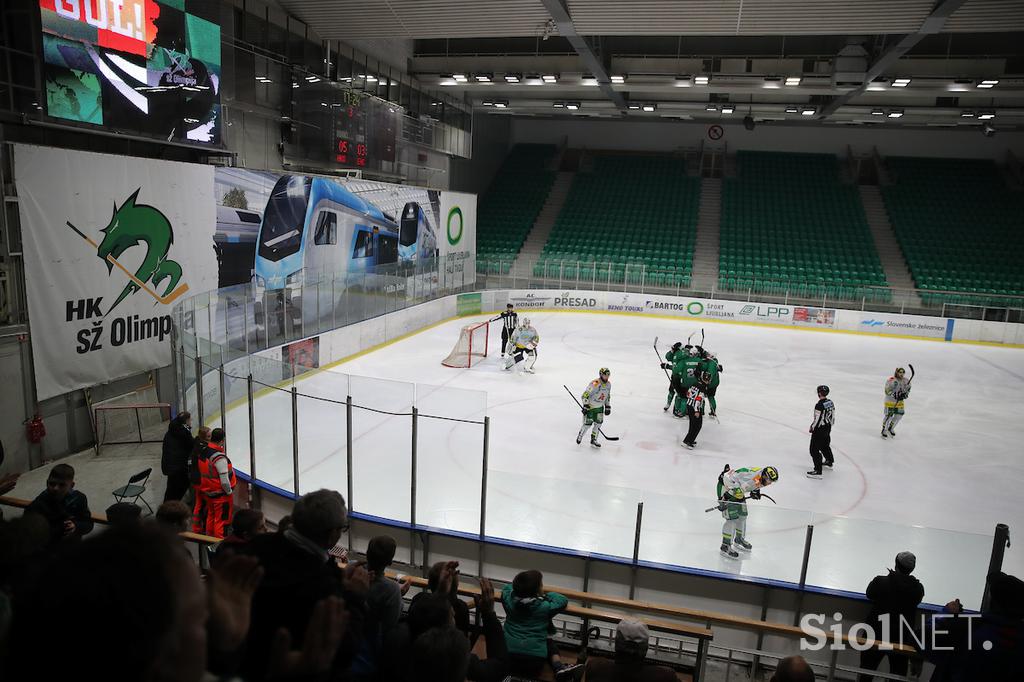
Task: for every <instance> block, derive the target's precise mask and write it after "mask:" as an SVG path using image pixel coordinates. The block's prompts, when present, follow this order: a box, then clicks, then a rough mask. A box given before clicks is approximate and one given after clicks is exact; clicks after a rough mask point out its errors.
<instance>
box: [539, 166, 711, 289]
mask: <svg viewBox="0 0 1024 682" xmlns="http://www.w3.org/2000/svg"><path fill="white" fill-rule="evenodd" d="M699 208H700V179H699V178H692V177H688V176H687V175H686V163H685V160H684V159H682V158H676V157H670V156H653V155H639V154H598V155H596V156H594V157H593V169H592V170H591V171H590V172H585V171H580V172H579V173H577V174H576V178H575V180H574V181H573V185H572V189H571V190H570V191H569V197H568V199H567V200H566V203H565V206H564V207H563V208H562V212H561V213H560V214H559V216H558V219H557V221H556V222H555V227H554V229H553V230H552V232H551V237H550V238H549V239H548V242H547V243H546V244H545V245H544V249H543V251H542V253H541V257H540V259H539V260H538V261H537V264H536V265H535V266H534V268H533V273H532V274H533V275H534V276H535V277H547V278H564V279H576V278H578V279H580V280H582V281H586V280H593V281H594V282H595V285H596V286H598V287H600V284H601V283H623V282H625V283H628V284H640V283H641V281H644V282H645V283H646V284H647V285H649V286H671V287H677V286H689V284H690V276H691V271H692V268H693V245H694V241H695V239H696V227H697V213H698V210H699Z"/></svg>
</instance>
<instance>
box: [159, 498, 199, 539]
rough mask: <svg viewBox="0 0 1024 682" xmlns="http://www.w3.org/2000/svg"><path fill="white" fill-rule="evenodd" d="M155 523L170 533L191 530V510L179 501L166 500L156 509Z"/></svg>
mask: <svg viewBox="0 0 1024 682" xmlns="http://www.w3.org/2000/svg"><path fill="white" fill-rule="evenodd" d="M155 518H156V522H157V523H158V524H160V525H161V526H163V527H164V528H166V529H167V530H169V531H170V532H172V533H185V532H187V531H188V530H190V529H191V528H192V510H190V509H189V508H188V505H186V504H185V503H184V502H182V501H181V500H168V501H167V502H164V503H163V504H161V505H160V506H159V507H157V508H156V516H155Z"/></svg>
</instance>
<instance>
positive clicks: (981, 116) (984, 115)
mask: <svg viewBox="0 0 1024 682" xmlns="http://www.w3.org/2000/svg"><path fill="white" fill-rule="evenodd" d="M995 117H996V112H994V111H979V112H978V120H979V121H987V120H989V119H990V118H995Z"/></svg>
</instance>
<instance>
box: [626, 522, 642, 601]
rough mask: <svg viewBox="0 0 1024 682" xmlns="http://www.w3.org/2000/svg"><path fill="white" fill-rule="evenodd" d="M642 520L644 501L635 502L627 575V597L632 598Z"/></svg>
mask: <svg viewBox="0 0 1024 682" xmlns="http://www.w3.org/2000/svg"><path fill="white" fill-rule="evenodd" d="M643 520H644V503H643V502H637V503H636V534H635V535H634V536H633V567H632V569H631V570H630V576H629V598H630V599H632V598H633V594H634V593H635V592H636V574H637V568H638V566H637V564H638V562H639V561H640V527H641V526H642V525H643Z"/></svg>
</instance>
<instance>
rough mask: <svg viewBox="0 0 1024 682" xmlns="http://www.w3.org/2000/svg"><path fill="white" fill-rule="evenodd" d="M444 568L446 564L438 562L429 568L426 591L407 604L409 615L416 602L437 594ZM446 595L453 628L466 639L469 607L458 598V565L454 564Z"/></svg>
mask: <svg viewBox="0 0 1024 682" xmlns="http://www.w3.org/2000/svg"><path fill="white" fill-rule="evenodd" d="M445 566H447V562H445V561H438V562H437V563H435V564H434V565H433V566H431V567H430V570H429V571H428V572H427V589H426V590H425V591H423V592H420V593H419V594H417V595H416V596H415V597H413V598H412V601H411V602H409V611H410V613H411V612H412V609H413V607H414V606H415V605H416V602H418V601H419V600H421V599H424V598H425V597H427V596H428V595H431V594H437V593H438V585H439V583H440V580H441V572H442V571H443V570H444V568H445ZM446 595H447V597H448V602H449V604H450V605H451V607H452V614H453V615H454V617H455V627H457V628H458V629H459V630H460V631H461V632H462V633H463V634H465V635H466V636H467V637H468V636H469V607H468V606H467V605H466V602H464V601H462V600H461V599H460V598H459V571H458V564H456V567H455V573H454V575H453V576H452V580H451V587H450V589H448V591H447V593H446Z"/></svg>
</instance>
